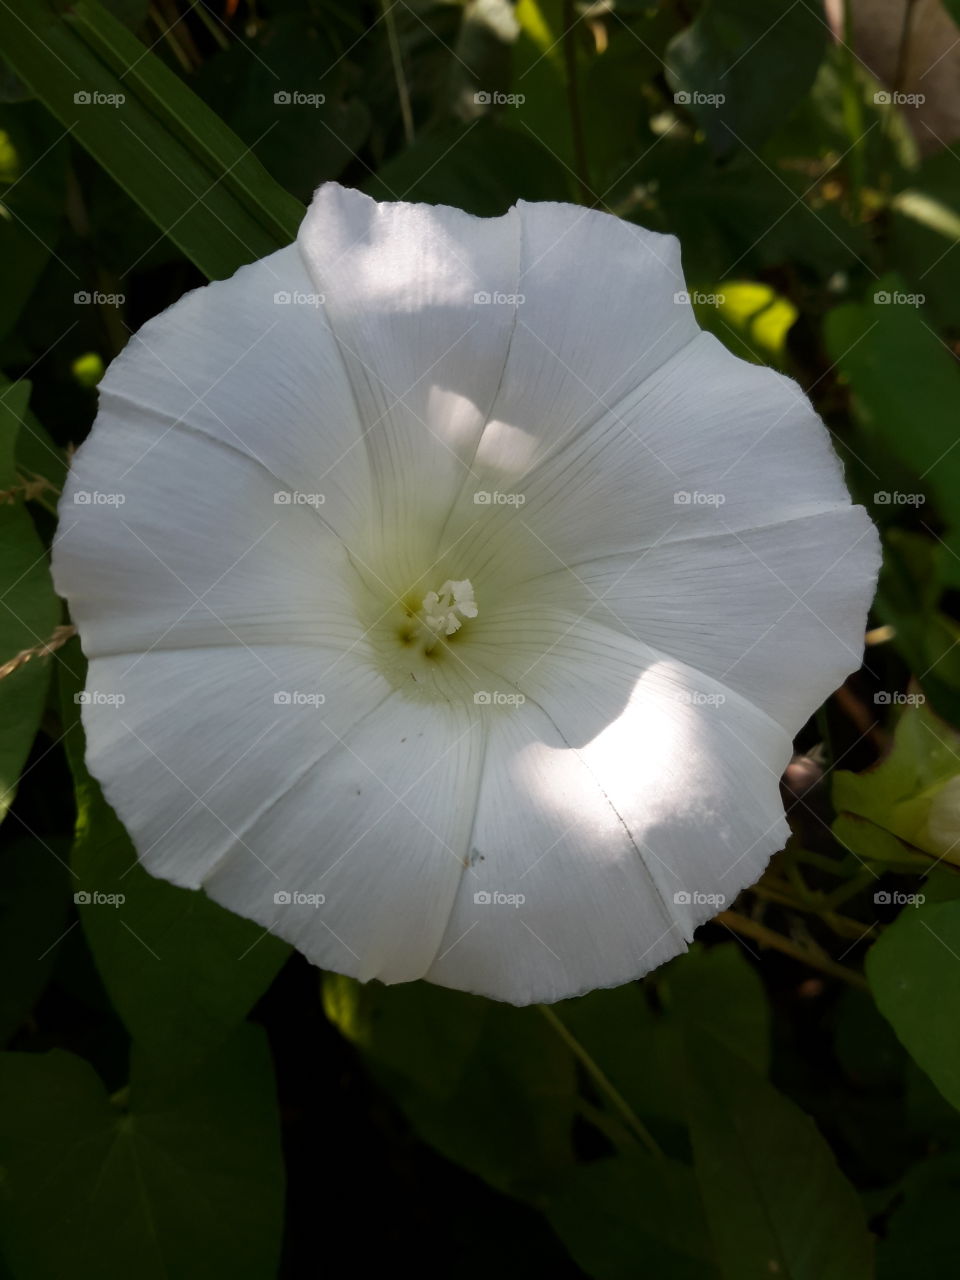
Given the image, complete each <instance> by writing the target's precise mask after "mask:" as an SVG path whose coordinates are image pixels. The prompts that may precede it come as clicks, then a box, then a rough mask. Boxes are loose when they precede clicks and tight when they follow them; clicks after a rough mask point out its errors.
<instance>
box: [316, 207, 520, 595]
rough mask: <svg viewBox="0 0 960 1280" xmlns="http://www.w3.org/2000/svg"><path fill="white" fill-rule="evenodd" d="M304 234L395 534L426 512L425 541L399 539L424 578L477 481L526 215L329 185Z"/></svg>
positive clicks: (387, 532)
mask: <svg viewBox="0 0 960 1280" xmlns="http://www.w3.org/2000/svg"><path fill="white" fill-rule="evenodd" d="M299 244H300V248H301V251H302V252H303V255H304V257H305V259H306V261H307V263H308V264H309V267H310V271H311V274H312V276H313V279H314V281H315V287H316V288H317V289H319V290H320V291H321V292H322V293H323V295H324V298H325V306H326V310H327V314H328V316H329V318H330V323H331V324H332V326H333V329H334V332H335V333H336V335H337V340H338V342H339V344H340V350H341V354H342V357H343V361H344V364H345V366H346V369H347V371H348V374H349V377H350V383H351V386H352V388H353V392H354V395H355V397H356V402H357V405H358V407H359V411H360V416H361V418H362V420H363V423H364V429H365V435H364V443H365V446H366V449H367V453H368V455H369V458H370V463H371V466H372V469H373V474H374V479H375V483H376V486H377V492H378V513H379V514H378V519H379V520H380V522H381V535H382V536H383V538H384V539H385V540H386V541H387V543H388V544H390V543H392V541H393V540H394V539H395V537H396V535H397V531H398V530H404V531H405V530H407V529H408V528H409V526H410V523H411V521H410V514H411V512H413V511H416V513H417V528H418V534H419V539H418V543H417V545H411V546H410V547H409V548H407V547H406V546H404V547H402V548H400V549H399V550H400V552H401V553H407V552H409V556H410V558H411V559H412V560H413V561H414V563H416V566H417V567H416V570H415V572H414V575H413V576H416V574H417V573H419V572H420V569H421V568H422V563H419V562H418V560H419V561H420V562H422V559H423V556H424V555H426V556H427V557H428V561H427V562H428V563H429V561H432V559H433V558H434V556H435V555H436V544H437V541H438V536H439V532H440V529H441V528H442V526H443V523H444V521H445V519H446V517H447V514H448V513H449V510H450V507H451V505H452V503H453V501H454V499H455V497H456V495H457V493H458V492H459V491H460V488H461V486H462V485H463V484H464V483H465V481H467V480H468V479H469V476H470V468H471V463H472V460H473V456H474V453H475V451H476V447H477V441H478V439H479V436H480V432H481V431H482V429H483V426H484V423H485V422H486V420H487V417H488V414H489V412H490V408H491V406H492V404H493V400H494V397H495V395H496V391H497V387H498V385H499V383H500V378H501V375H502V373H503V366H504V361H505V359H506V356H507V348H508V345H509V342H510V337H511V334H512V332H513V328H514V318H515V311H516V308H515V306H514V305H513V304H512V303H511V302H509V301H504V300H503V299H508V298H511V297H512V296H513V295H514V294H515V292H516V280H517V263H518V253H519V219H518V217H517V214H516V213H515V212H514V211H511V212H510V213H508V214H506V215H505V216H504V217H502V218H474V217H471V216H470V215H469V214H466V213H463V212H461V211H460V210H459V209H449V208H445V207H443V206H432V205H417V204H378V203H377V202H376V201H374V200H371V199H370V198H369V197H368V196H365V195H362V194H361V193H360V192H359V191H352V190H348V189H346V188H343V187H339V186H337V185H336V184H335V183H328V184H327V185H325V186H323V187H321V188H320V190H319V191H318V192H317V194H316V196H315V198H314V201H313V204H312V205H311V206H310V210H309V212H308V213H307V216H306V218H305V219H304V222H303V225H302V227H301V229H300V236H299ZM477 298H481V299H484V298H486V299H487V301H479V302H478V301H476V299H477ZM387 550H388V551H395V550H398V549H397V548H395V547H393V546H390V545H388V547H387ZM404 569H405V571H406V572H408V573H409V571H410V569H409V566H404ZM403 571H404V570H401V574H402V572H403Z"/></svg>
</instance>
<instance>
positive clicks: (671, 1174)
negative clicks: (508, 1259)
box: [545, 1151, 719, 1280]
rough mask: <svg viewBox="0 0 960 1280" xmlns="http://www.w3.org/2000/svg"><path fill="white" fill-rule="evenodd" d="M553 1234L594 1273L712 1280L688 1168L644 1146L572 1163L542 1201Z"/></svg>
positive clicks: (627, 1279) (615, 1277)
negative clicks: (612, 1156) (611, 1156)
mask: <svg viewBox="0 0 960 1280" xmlns="http://www.w3.org/2000/svg"><path fill="white" fill-rule="evenodd" d="M545 1212H546V1215H547V1218H548V1220H549V1222H550V1224H551V1226H552V1227H553V1229H554V1231H556V1233H557V1235H558V1236H559V1237H560V1239H561V1240H562V1241H563V1242H564V1244H565V1245H566V1246H567V1248H568V1249H569V1250H570V1253H571V1255H572V1256H573V1258H574V1260H575V1261H576V1262H577V1263H578V1265H579V1266H581V1267H582V1268H583V1270H584V1271H586V1272H587V1274H588V1275H590V1276H593V1277H594V1278H595V1280H636V1277H638V1276H642V1275H649V1276H663V1277H667V1276H669V1277H670V1280H716V1277H717V1276H718V1274H719V1273H718V1272H717V1270H716V1267H715V1266H714V1265H713V1262H712V1245H711V1241H710V1235H709V1232H708V1230H707V1223H706V1219H705V1218H704V1214H703V1206H702V1204H701V1203H700V1196H699V1193H698V1191H697V1184H696V1180H695V1178H694V1176H693V1172H692V1170H691V1169H690V1168H689V1167H688V1166H687V1165H684V1164H681V1163H679V1161H676V1160H658V1159H656V1158H655V1157H653V1156H649V1155H645V1154H644V1153H643V1152H639V1151H638V1152H630V1153H628V1154H624V1155H622V1156H619V1157H618V1158H616V1159H607V1160H596V1161H593V1162H591V1163H590V1164H587V1165H581V1166H578V1167H577V1168H576V1169H573V1170H571V1171H570V1172H569V1173H568V1174H566V1175H565V1177H564V1178H563V1179H562V1180H561V1181H560V1182H559V1183H558V1185H557V1186H555V1187H554V1188H552V1189H551V1191H550V1193H549V1195H548V1199H547V1206H546V1209H545Z"/></svg>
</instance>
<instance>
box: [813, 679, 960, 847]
mask: <svg viewBox="0 0 960 1280" xmlns="http://www.w3.org/2000/svg"><path fill="white" fill-rule="evenodd" d="M909 696H913V697H914V698H916V696H917V695H909ZM833 802H834V806H835V807H836V808H837V809H838V810H844V811H846V812H848V813H852V814H856V815H858V816H859V817H861V818H866V819H867V820H868V821H869V822H871V823H873V824H874V826H875V827H878V828H881V829H882V830H883V831H889V832H892V833H893V834H894V835H895V836H897V837H899V839H901V840H904V841H906V843H907V844H910V845H913V846H915V847H916V848H918V849H923V850H924V851H925V852H926V853H929V854H932V855H934V856H935V857H937V858H945V859H946V860H947V861H949V862H953V863H955V864H957V865H960V734H958V733H957V732H956V731H955V730H953V729H951V728H950V726H949V725H947V724H944V723H943V722H942V721H940V720H938V719H937V717H936V716H935V715H933V713H932V712H931V711H930V710H929V709H928V708H927V706H926V705H925V704H924V703H923V702H921V703H920V704H919V705H917V704H916V702H914V704H913V705H910V706H907V708H906V709H905V711H904V712H903V714H902V715H901V716H900V719H899V721H898V722H897V726H896V729H895V730H894V735H893V746H892V747H891V749H890V752H889V753H888V755H887V756H886V757H885V758H884V759H883V760H882V761H881V762H880V763H879V764H878V765H876V766H875V767H874V768H872V769H869V770H867V772H866V773H861V774H856V773H850V772H848V771H847V770H845V769H841V770H838V771H837V772H836V773H835V774H834V776H833ZM844 829H845V830H847V828H844ZM853 834H854V835H856V832H855V831H854V832H853ZM888 848H889V846H888ZM877 852H878V854H879V855H880V857H881V858H882V855H883V852H884V851H883V849H882V848H881V849H878V851H877ZM890 852H891V853H892V850H890ZM874 856H877V855H876V854H875V855H874ZM901 856H902V855H901Z"/></svg>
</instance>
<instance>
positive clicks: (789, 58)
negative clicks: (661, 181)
mask: <svg viewBox="0 0 960 1280" xmlns="http://www.w3.org/2000/svg"><path fill="white" fill-rule="evenodd" d="M826 38H827V28H826V25H825V24H824V22H823V20H822V19H821V18H820V16H819V15H818V14H817V12H816V11H815V9H814V8H813V7H812V6H810V5H807V4H805V3H799V4H798V3H796V2H795V0H706V3H705V4H704V6H703V8H702V9H701V10H700V13H699V14H698V15H697V17H696V18H695V20H694V21H693V22H692V23H691V24H690V26H689V27H688V28H687V29H686V31H682V32H681V33H680V34H679V35H678V36H675V37H674V39H673V40H672V41H671V42H670V44H669V46H668V48H667V53H666V65H667V76H668V79H669V81H670V84H671V87H672V88H673V89H675V90H676V91H677V95H678V97H679V102H678V105H679V106H681V107H682V108H683V109H685V110H689V112H690V113H691V115H693V117H694V119H695V120H696V121H697V123H698V124H699V126H700V128H701V129H702V130H703V131H704V133H705V134H706V135H707V138H708V139H709V141H710V143H711V145H712V147H713V150H714V151H715V152H717V153H723V152H728V151H732V150H734V148H736V147H737V146H738V145H740V144H743V145H744V146H747V147H756V146H757V145H758V143H760V142H762V141H763V139H764V138H767V137H769V136H770V134H771V133H773V131H774V130H775V129H776V128H777V127H778V126H779V125H780V124H781V123H782V122H783V121H784V120H786V119H787V117H788V116H789V115H790V112H791V111H792V110H793V108H794V107H795V106H796V105H797V103H798V102H799V100H800V99H801V98H802V97H803V96H804V94H805V93H806V92H807V91H808V89H809V88H810V86H811V85H812V84H813V81H814V79H815V77H816V74H817V68H818V67H819V65H820V61H821V59H822V58H823V55H824V52H825V50H826ZM773 68H776V74H773Z"/></svg>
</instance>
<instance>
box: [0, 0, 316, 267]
mask: <svg viewBox="0 0 960 1280" xmlns="http://www.w3.org/2000/svg"><path fill="white" fill-rule="evenodd" d="M0 44H2V46H3V50H4V56H5V57H6V59H7V60H8V61H9V63H10V65H11V66H12V67H13V69H14V70H15V71H16V72H17V74H18V75H20V76H21V77H22V78H23V79H24V80H25V81H26V82H27V84H29V85H30V87H31V88H32V89H33V90H34V91H35V92H36V94H37V96H38V97H39V98H40V99H41V101H42V102H43V103H44V104H45V106H46V107H47V108H48V110H49V111H51V112H52V113H53V115H55V116H56V117H57V119H58V120H59V121H60V123H61V124H62V125H63V126H64V128H65V129H68V130H70V132H71V134H72V136H73V137H74V138H75V139H76V140H77V141H78V142H79V143H80V144H81V145H82V146H83V147H85V148H86V149H87V150H88V151H89V152H90V154H91V155H92V156H93V157H94V158H95V159H96V160H97V161H98V162H99V163H100V164H101V165H102V166H103V168H104V169H105V170H106V171H107V172H108V173H109V174H110V175H111V176H112V177H113V178H115V179H116V181H117V182H118V183H119V184H120V186H122V187H123V188H124V189H125V190H126V191H127V192H128V193H129V194H130V195H131V196H132V198H133V199H134V200H135V201H136V203H137V204H139V205H140V207H141V208H142V209H143V210H144V211H145V212H146V213H147V214H148V215H149V216H150V217H151V218H152V219H153V221H154V222H155V223H156V225H157V226H158V227H159V228H160V231H161V233H163V234H164V235H168V236H169V237H170V239H171V240H172V241H173V242H174V243H175V244H176V245H177V246H178V247H179V248H180V249H181V250H182V251H183V252H184V253H185V254H186V256H187V257H188V258H190V260H191V261H193V262H194V263H195V264H196V265H197V266H198V267H199V268H200V270H201V271H203V272H204V273H205V274H206V275H207V276H208V277H210V278H211V279H217V278H221V277H224V276H228V275H231V274H232V273H233V272H234V271H236V269H237V268H238V267H240V266H242V265H243V264H244V263H247V262H251V261H253V260H255V259H257V258H261V257H263V256H265V255H266V254H268V253H271V252H273V250H275V249H278V248H281V247H282V246H283V245H285V244H288V243H289V242H290V241H291V240H292V239H293V238H294V237H295V235H296V232H297V227H298V225H299V222H300V218H301V217H302V214H303V209H302V206H301V205H300V204H299V202H298V201H296V200H295V199H294V198H293V197H292V196H289V195H288V194H287V193H286V192H284V191H283V190H282V188H280V187H279V186H278V185H277V184H276V183H275V182H274V181H273V179H272V178H270V176H269V175H268V174H267V172H266V171H265V170H264V168H263V167H262V165H261V164H260V163H259V161H257V160H256V159H255V158H254V157H253V155H252V154H251V152H250V149H249V148H248V147H246V146H245V145H244V144H243V143H242V142H241V141H240V139H239V138H237V137H236V135H235V134H234V133H233V132H232V131H231V130H230V129H228V128H227V126H226V125H224V124H223V123H222V121H221V120H220V119H219V117H218V116H216V115H215V114H214V113H213V112H212V111H210V110H209V108H207V107H206V106H204V104H203V103H202V102H201V101H200V99H199V98H197V97H196V96H195V95H194V94H193V93H192V92H191V90H190V89H188V88H187V87H186V85H184V84H183V82H182V81H181V80H180V79H179V78H178V77H177V76H176V75H175V74H174V73H173V72H172V71H170V70H169V69H168V68H167V67H166V66H165V65H164V64H163V63H162V62H160V60H159V59H158V58H156V57H154V56H153V55H152V54H150V53H149V52H148V51H147V50H146V49H145V47H144V46H143V45H142V44H141V43H140V41H139V40H137V38H136V37H135V36H134V35H132V34H131V33H130V32H129V31H128V30H127V28H126V27H125V26H124V25H123V24H122V23H121V22H119V21H117V20H116V19H115V18H113V17H112V16H111V15H110V14H109V13H107V12H106V10H104V9H103V8H102V7H101V6H100V5H98V4H96V3H95V0H78V3H76V4H74V5H73V6H71V8H70V10H69V11H68V12H67V13H60V12H57V11H56V9H55V8H54V7H53V6H52V5H51V4H50V3H49V2H48V0H9V3H7V2H5V3H4V4H3V5H0ZM76 95H80V96H79V98H78V97H77V96H76Z"/></svg>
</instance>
